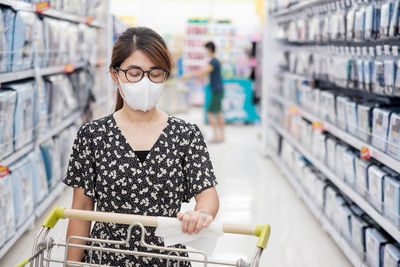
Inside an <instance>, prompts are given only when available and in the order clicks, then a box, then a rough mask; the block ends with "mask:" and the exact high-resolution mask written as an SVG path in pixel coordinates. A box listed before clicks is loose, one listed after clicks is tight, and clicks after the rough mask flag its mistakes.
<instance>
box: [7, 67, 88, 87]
mask: <svg viewBox="0 0 400 267" xmlns="http://www.w3.org/2000/svg"><path fill="white" fill-rule="evenodd" d="M85 65H86V63H85V62H79V63H78V64H75V65H74V67H75V69H79V68H82V67H84V66H85ZM64 69H65V65H61V66H53V67H46V68H40V69H39V73H40V75H42V76H44V75H51V74H57V73H63V72H64ZM33 77H35V69H29V70H23V71H16V72H6V73H0V83H6V82H12V81H18V80H22V79H27V78H33Z"/></svg>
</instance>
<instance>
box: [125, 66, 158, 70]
mask: <svg viewBox="0 0 400 267" xmlns="http://www.w3.org/2000/svg"><path fill="white" fill-rule="evenodd" d="M131 68H137V69H141V70H144V69H143V68H142V67H139V66H137V65H129V66H128V67H127V69H131ZM154 69H160V67H157V66H153V67H150V70H154Z"/></svg>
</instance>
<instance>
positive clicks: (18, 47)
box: [12, 11, 36, 71]
mask: <svg viewBox="0 0 400 267" xmlns="http://www.w3.org/2000/svg"><path fill="white" fill-rule="evenodd" d="M35 18H36V15H35V14H34V13H32V12H26V11H18V12H17V14H16V16H15V22H14V31H13V46H12V47H13V49H12V51H13V63H12V71H20V70H25V69H30V68H32V63H33V50H32V41H33V22H34V21H35Z"/></svg>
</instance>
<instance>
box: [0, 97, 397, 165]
mask: <svg viewBox="0 0 400 267" xmlns="http://www.w3.org/2000/svg"><path fill="white" fill-rule="evenodd" d="M0 101H1V100H0ZM388 153H389V154H390V155H392V156H393V157H395V158H397V159H400V114H398V113H393V114H392V116H390V125H389V137H388Z"/></svg>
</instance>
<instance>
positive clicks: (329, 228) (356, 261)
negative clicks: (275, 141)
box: [270, 155, 367, 267]
mask: <svg viewBox="0 0 400 267" xmlns="http://www.w3.org/2000/svg"><path fill="white" fill-rule="evenodd" d="M270 156H271V159H272V160H273V161H274V163H275V164H276V165H277V166H278V168H279V169H280V171H281V172H282V173H283V175H284V176H285V177H286V179H287V180H288V181H289V183H290V184H291V185H292V187H293V189H294V190H295V191H296V192H297V194H298V195H299V196H300V198H301V199H302V200H303V202H304V203H305V204H306V206H307V207H308V209H309V210H310V211H311V213H312V214H313V215H314V217H315V218H316V219H317V220H318V221H319V222H320V223H321V225H322V227H323V228H324V229H325V231H326V232H327V233H328V234H329V235H330V236H331V238H332V239H333V240H334V241H335V243H336V244H337V245H338V246H339V248H340V249H341V250H342V252H343V253H344V254H345V255H346V257H347V258H348V259H349V260H350V262H351V263H352V264H353V266H357V267H366V266H367V265H365V264H364V263H363V261H362V260H361V259H360V257H359V256H358V254H357V253H356V252H355V251H354V249H353V248H352V247H351V246H350V245H349V243H348V242H347V241H346V240H345V239H344V238H343V237H342V236H341V235H340V234H339V233H338V231H337V230H336V229H335V227H334V226H333V225H332V223H331V222H330V220H329V219H328V218H327V217H326V216H325V215H324V214H323V212H322V211H321V210H320V209H319V208H318V207H317V206H316V205H315V204H314V202H313V200H312V199H311V198H310V197H309V196H308V195H307V193H306V192H305V190H304V189H303V185H301V184H300V183H298V182H297V181H296V179H295V178H294V177H293V175H292V174H291V173H290V171H289V170H288V168H287V167H286V166H285V164H284V163H283V162H282V161H281V160H280V159H279V157H278V156H277V155H270Z"/></svg>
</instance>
